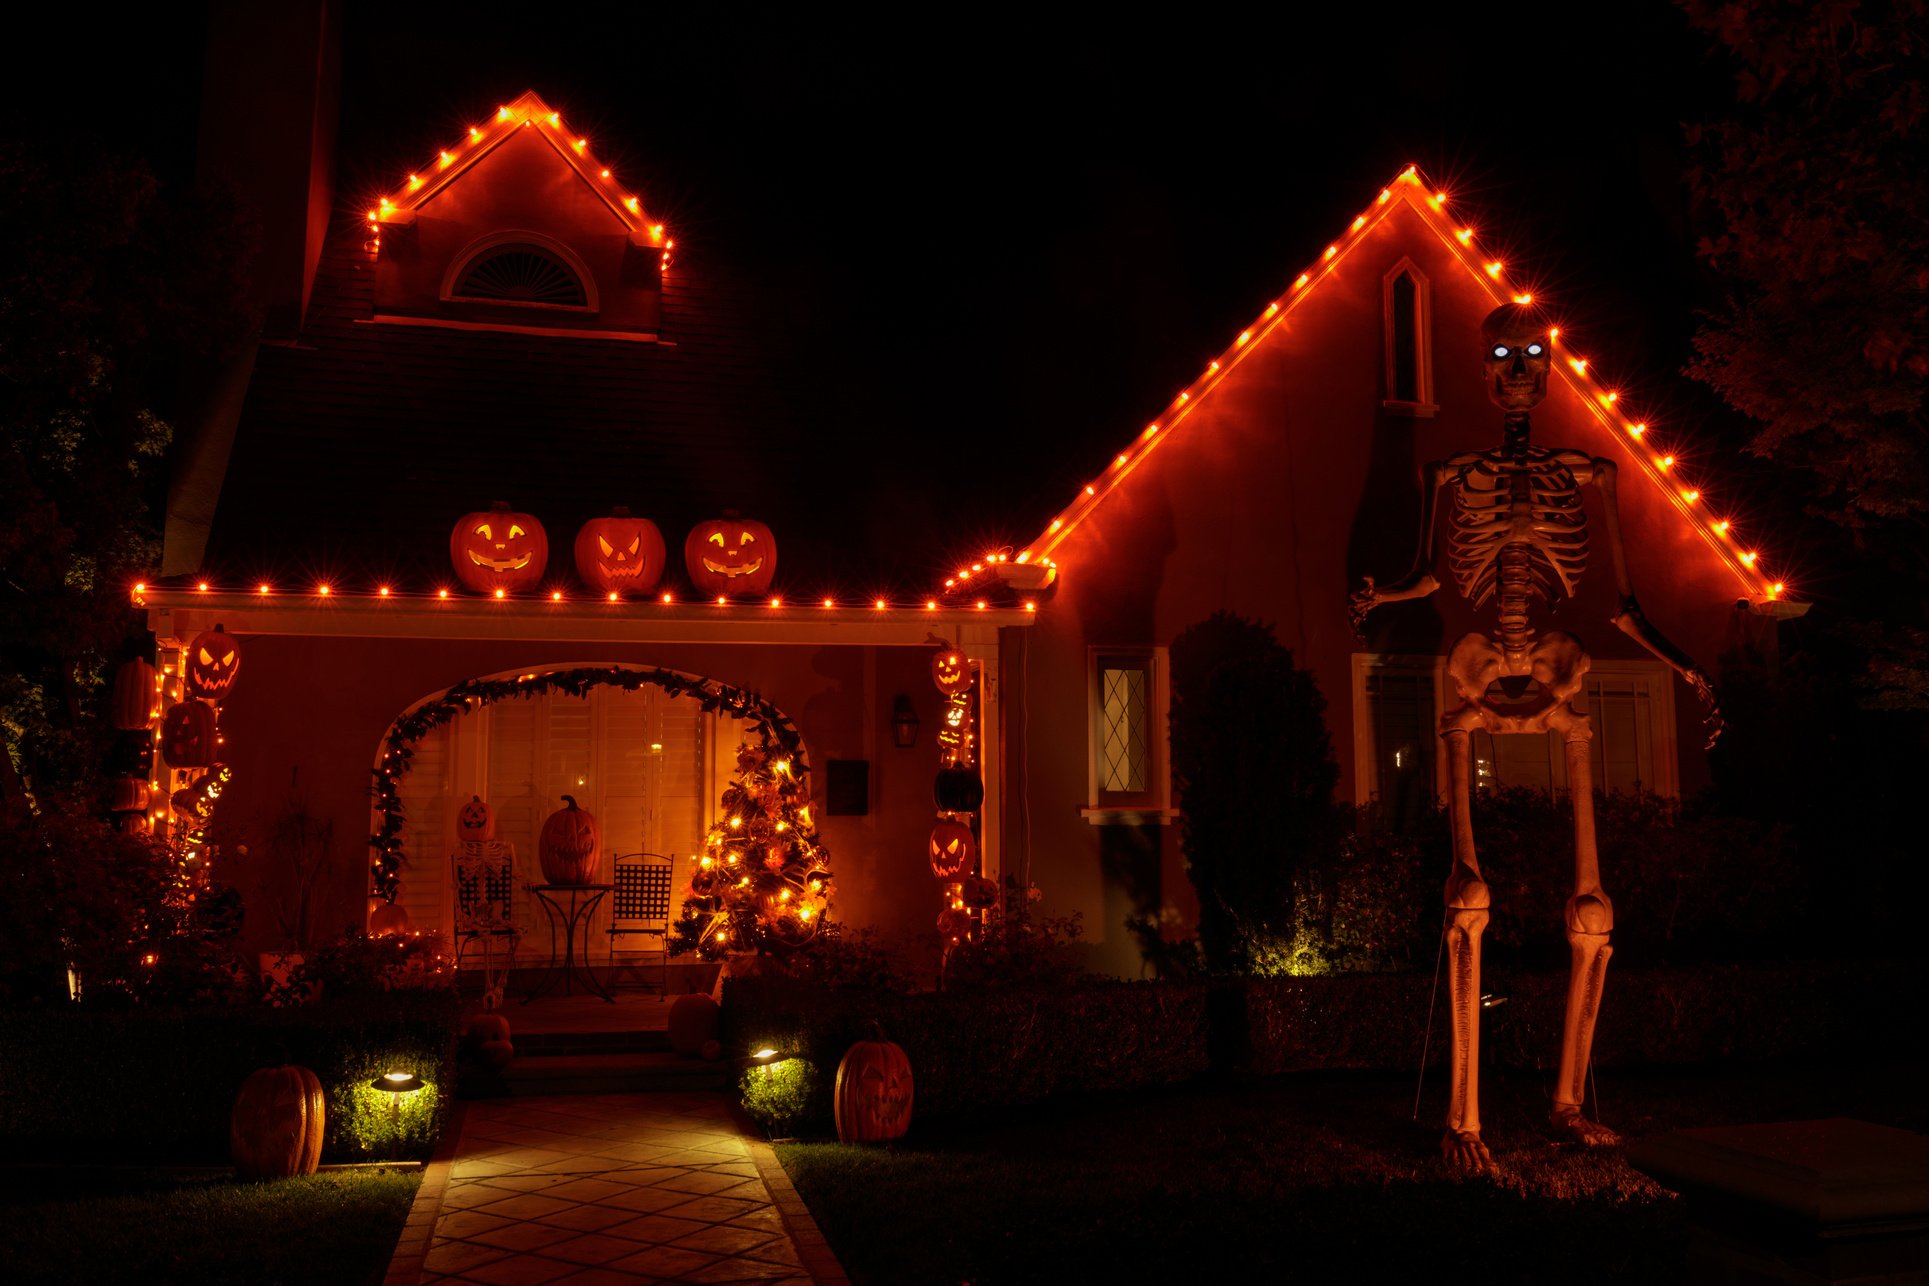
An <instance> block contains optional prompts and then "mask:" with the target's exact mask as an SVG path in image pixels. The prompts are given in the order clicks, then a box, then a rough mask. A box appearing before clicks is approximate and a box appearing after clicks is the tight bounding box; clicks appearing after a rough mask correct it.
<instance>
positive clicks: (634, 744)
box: [596, 688, 658, 869]
mask: <svg viewBox="0 0 1929 1286" xmlns="http://www.w3.org/2000/svg"><path fill="white" fill-rule="evenodd" d="M657 695H658V694H657V692H656V691H655V690H654V689H649V688H646V689H641V690H639V691H636V692H623V691H620V690H618V689H614V688H606V689H604V690H603V691H602V693H601V696H602V706H603V792H602V808H601V810H600V811H598V813H597V814H596V817H597V820H599V821H600V822H602V824H603V848H604V851H605V862H604V865H605V869H607V868H608V858H609V857H611V856H614V855H615V854H617V853H640V852H644V851H647V850H648V849H649V848H650V842H649V812H650V779H651V776H652V773H651V758H652V756H651V754H650V744H651V742H653V741H654V740H655V737H654V736H653V732H654V729H652V727H651V726H650V724H651V719H650V716H651V713H652V711H651V706H652V705H653V704H654V701H653V698H655V697H656V696H657Z"/></svg>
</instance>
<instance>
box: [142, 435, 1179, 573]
mask: <svg viewBox="0 0 1929 1286" xmlns="http://www.w3.org/2000/svg"><path fill="white" fill-rule="evenodd" d="M1153 427H1154V428H1157V427H1158V426H1157V425H1154V426H1153ZM1064 525H1065V520H1064V519H1063V518H1054V519H1052V525H1051V527H1050V530H1052V531H1057V530H1058V529H1059V528H1060V527H1063V526H1064ZM135 588H136V589H140V588H142V587H141V586H139V585H137V586H135Z"/></svg>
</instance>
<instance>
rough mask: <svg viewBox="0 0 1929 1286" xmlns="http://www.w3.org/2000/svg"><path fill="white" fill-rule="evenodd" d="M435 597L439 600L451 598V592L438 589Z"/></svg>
mask: <svg viewBox="0 0 1929 1286" xmlns="http://www.w3.org/2000/svg"><path fill="white" fill-rule="evenodd" d="M435 596H436V597H437V598H447V597H448V596H449V591H448V590H446V589H438V590H437V591H435Z"/></svg>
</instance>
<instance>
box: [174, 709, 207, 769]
mask: <svg viewBox="0 0 1929 1286" xmlns="http://www.w3.org/2000/svg"><path fill="white" fill-rule="evenodd" d="M214 752H215V740H214V707H213V706H211V705H209V704H208V703H207V702H205V701H197V700H195V699H194V698H193V697H189V698H188V699H187V700H186V701H182V702H178V703H176V704H175V705H172V706H169V707H168V712H167V717H166V718H164V719H162V720H161V754H162V756H163V757H165V758H166V759H167V762H168V766H169V767H170V768H208V767H212V766H213V764H214V759H215V754H214Z"/></svg>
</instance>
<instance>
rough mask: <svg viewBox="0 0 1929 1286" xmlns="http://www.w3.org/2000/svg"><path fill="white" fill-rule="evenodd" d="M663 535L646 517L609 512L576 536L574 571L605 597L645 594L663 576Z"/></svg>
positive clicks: (623, 511) (595, 519)
mask: <svg viewBox="0 0 1929 1286" xmlns="http://www.w3.org/2000/svg"><path fill="white" fill-rule="evenodd" d="M663 559H664V548H663V533H662V532H660V531H658V530H657V529H656V524H655V523H653V522H651V521H650V520H649V519H648V518H633V517H631V516H630V511H629V510H627V509H621V508H618V509H612V510H610V515H609V517H607V518H591V519H590V520H589V521H588V522H586V523H584V524H583V529H582V530H581V531H579V532H577V533H576V572H577V574H578V575H580V576H581V577H582V578H583V583H584V584H585V585H588V586H589V587H590V588H592V589H594V590H597V591H598V592H599V593H604V594H647V593H649V592H650V591H651V590H653V589H655V588H656V583H657V581H658V580H660V579H661V578H662V576H663Z"/></svg>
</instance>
